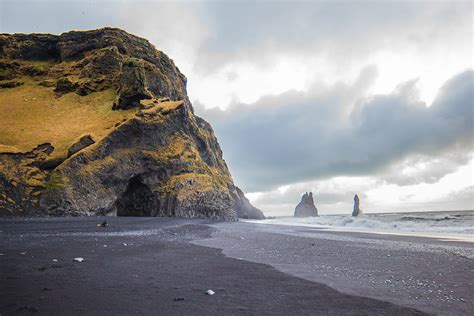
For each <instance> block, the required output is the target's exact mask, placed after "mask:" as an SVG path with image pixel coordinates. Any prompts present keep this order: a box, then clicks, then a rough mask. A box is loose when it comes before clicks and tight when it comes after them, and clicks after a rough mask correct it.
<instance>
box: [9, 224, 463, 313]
mask: <svg viewBox="0 0 474 316" xmlns="http://www.w3.org/2000/svg"><path fill="white" fill-rule="evenodd" d="M101 220H102V219H99V218H60V219H33V220H24V219H15V220H11V219H2V220H0V254H1V255H0V265H1V270H0V297H1V298H2V299H1V300H0V313H1V314H2V315H9V314H45V315H50V314H53V315H66V314H67V315H74V314H88V315H91V314H100V315H108V314H110V315H118V314H154V315H157V314H160V315H183V314H186V315H195V314H197V315H204V314H205V315H231V314H249V315H255V314H264V315H318V314H320V315H418V314H423V312H421V311H419V310H417V309H416V308H412V307H407V306H408V305H406V304H394V303H390V302H387V301H386V300H383V299H374V298H369V297H367V296H371V295H370V293H364V291H360V293H358V295H353V294H347V293H342V292H341V291H338V290H336V289H333V288H332V287H329V286H327V285H325V284H323V283H321V282H314V280H309V278H308V277H304V278H302V277H296V276H295V273H294V271H291V273H284V272H282V271H279V270H282V269H281V267H279V268H278V269H277V268H275V267H274V266H272V265H273V264H272V265H268V264H263V263H258V262H251V261H255V260H253V259H252V258H250V257H251V256H253V254H252V255H251V254H250V253H247V255H248V257H249V258H248V259H246V260H242V259H236V258H232V257H228V256H225V255H224V254H223V253H222V251H221V250H220V249H218V248H213V247H216V245H212V247H208V246H211V245H210V244H211V243H212V242H213V241H215V240H217V239H222V241H223V244H222V245H223V246H224V247H223V248H228V249H230V248H229V247H230V246H229V245H234V244H235V241H237V243H238V244H240V246H239V247H238V248H240V250H239V251H238V252H239V256H240V254H242V253H244V252H245V249H247V252H248V251H251V250H252V251H253V250H254V249H253V247H257V246H259V247H266V248H267V250H268V251H276V250H275V249H276V248H278V247H280V246H281V250H282V251H286V250H288V248H285V247H287V246H285V245H279V243H280V241H281V240H279V239H278V238H290V239H291V238H296V239H295V241H294V242H295V244H293V248H294V249H295V251H296V250H299V251H301V253H308V251H307V249H308V248H309V247H314V246H309V245H308V244H307V240H306V239H305V238H307V237H298V236H293V237H292V236H290V235H284V234H283V235H282V234H275V233H271V232H265V231H262V230H261V228H260V227H255V225H252V224H248V223H216V222H212V221H205V220H180V219H164V218H107V221H108V223H109V224H110V226H109V227H107V228H100V227H97V226H96V224H97V223H99V222H100V221H101ZM257 226H258V225H257ZM220 234H224V235H225V237H224V238H222V237H220ZM241 234H242V235H245V237H243V236H242V235H241ZM277 235H278V236H280V237H276V236H277ZM229 236H234V237H229ZM250 236H254V237H250ZM281 236H285V237H281ZM229 238H230V240H229ZM242 238H246V239H242ZM249 238H250V239H249ZM268 238H269V239H268ZM254 239H255V240H254ZM313 239H314V238H313ZM199 240H200V241H199ZM191 242H193V243H191ZM201 242H202V243H208V245H207V247H205V246H200V245H196V244H194V243H201ZM226 243H227V246H226V245H225V244H226ZM241 243H244V244H245V243H246V245H247V246H245V245H242V244H241ZM267 243H268V245H266V244H267ZM250 244H251V245H250ZM318 244H321V245H322V244H326V246H325V247H327V249H330V248H331V247H333V248H337V249H338V251H341V252H342V251H344V250H345V249H344V248H342V249H341V248H340V245H339V244H337V243H335V241H334V240H330V239H321V241H319V242H318ZM234 249H237V248H234ZM227 252H228V250H224V253H227ZM231 255H232V254H231ZM247 255H246V256H247ZM330 255H331V254H330V253H325V252H321V251H320V252H319V256H315V257H314V258H313V259H312V260H313V261H317V260H318V259H320V258H324V257H330ZM347 255H351V253H348V254H347ZM232 256H233V255H232ZM287 256H294V253H291V252H289V253H288V254H287ZM75 257H83V258H84V259H85V261H84V262H74V261H73V258H75ZM264 257H265V256H264V255H262V256H261V258H264ZM349 258H353V257H349ZM247 260H249V261H247ZM320 260H322V259H320ZM352 260H359V259H358V257H354V259H352ZM465 260H467V259H465ZM262 261H263V260H262ZM323 261H324V260H322V261H321V262H323ZM344 261H345V262H347V261H348V259H346V260H344ZM371 261H377V258H371ZM469 262H471V261H469ZM308 268H309V266H308ZM308 268H302V270H305V269H308ZM455 268H456V267H455ZM298 269H301V268H298ZM456 269H457V268H456ZM471 281H472V280H471ZM327 283H329V282H327ZM208 289H211V290H213V291H215V295H213V296H209V295H207V294H205V291H206V290H208ZM404 305H406V306H404ZM415 307H416V306H415ZM421 307H422V306H421V305H420V308H421ZM457 312H459V313H461V312H462V310H458V311H457Z"/></svg>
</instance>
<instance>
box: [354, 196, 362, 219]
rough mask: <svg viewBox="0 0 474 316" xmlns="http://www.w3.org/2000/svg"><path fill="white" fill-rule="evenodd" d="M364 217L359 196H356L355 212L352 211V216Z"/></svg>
mask: <svg viewBox="0 0 474 316" xmlns="http://www.w3.org/2000/svg"><path fill="white" fill-rule="evenodd" d="M359 215H362V210H361V209H360V208H359V196H358V195H357V194H356V195H354V210H353V211H352V216H359Z"/></svg>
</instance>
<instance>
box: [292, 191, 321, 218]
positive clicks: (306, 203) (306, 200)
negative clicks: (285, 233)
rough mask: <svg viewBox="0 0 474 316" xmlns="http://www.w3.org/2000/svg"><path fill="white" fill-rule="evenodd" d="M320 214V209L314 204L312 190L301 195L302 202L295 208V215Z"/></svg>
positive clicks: (308, 215)
mask: <svg viewBox="0 0 474 316" xmlns="http://www.w3.org/2000/svg"><path fill="white" fill-rule="evenodd" d="M310 216H318V209H317V208H316V206H314V199H313V193H312V192H309V193H308V192H306V193H305V194H303V196H302V197H301V202H300V203H299V204H298V205H297V206H296V208H295V217H310Z"/></svg>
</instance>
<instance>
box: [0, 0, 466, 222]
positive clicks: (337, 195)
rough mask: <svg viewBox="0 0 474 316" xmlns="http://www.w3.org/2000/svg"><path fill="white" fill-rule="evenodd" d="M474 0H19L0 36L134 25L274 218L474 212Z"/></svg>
mask: <svg viewBox="0 0 474 316" xmlns="http://www.w3.org/2000/svg"><path fill="white" fill-rule="evenodd" d="M473 16H474V13H473V4H472V2H471V1H464V2H462V1H436V2H431V1H377V2H374V1H356V0H353V1H331V2H323V1H302V2H295V1H291V2H290V1H278V2H276V1H257V2H255V1H235V2H231V1H212V2H201V1H174V2H163V1H151V0H149V1H133V2H132V1H97V0H95V1H80V2H79V1H77V2H75V1H42V0H37V1H19V0H15V1H9V0H0V32H8V33H12V32H24V33H30V32H48V33H61V32H65V31H68V30H72V29H74V30H84V29H94V28H99V27H103V26H114V27H120V28H123V29H125V30H127V31H129V32H131V33H133V34H136V35H139V36H142V37H145V38H147V39H148V40H150V41H151V42H152V43H153V44H154V45H155V46H156V47H157V48H158V49H160V50H163V51H164V52H166V53H167V54H168V55H169V56H171V58H173V59H174V60H175V62H176V64H177V65H178V67H179V68H180V69H181V71H182V72H183V73H184V74H185V75H186V76H187V78H188V93H189V96H190V98H191V100H192V102H193V104H194V107H195V110H196V113H197V114H198V115H200V116H202V117H204V118H205V119H207V120H208V121H210V122H211V124H212V125H213V127H214V129H215V132H216V134H217V137H218V139H219V141H220V144H221V146H222V148H223V151H224V158H225V159H226V161H227V163H228V165H229V167H230V169H231V172H232V174H233V176H234V180H235V182H236V183H237V185H239V186H240V187H241V188H242V189H243V190H244V191H245V192H247V193H248V197H249V198H250V199H251V201H252V202H253V203H254V204H255V205H256V206H258V207H260V208H262V209H263V210H264V211H265V213H266V214H267V215H291V214H292V213H293V210H294V206H295V205H296V204H297V203H298V202H299V199H300V195H301V194H302V193H303V192H305V191H313V193H314V194H315V196H316V202H317V206H318V208H319V210H320V213H321V214H331V213H343V212H344V213H348V212H351V207H352V197H353V195H354V194H355V193H358V194H359V196H360V197H361V207H362V209H364V210H365V211H366V212H382V211H412V210H416V211H424V210H446V209H474V146H473V145H474V144H473V141H474V128H473V116H474V114H473V109H474V105H473V103H474V101H473V91H474V72H473V40H474V39H473V19H474V18H473Z"/></svg>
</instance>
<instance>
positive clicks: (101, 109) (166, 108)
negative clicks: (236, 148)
mask: <svg viewBox="0 0 474 316" xmlns="http://www.w3.org/2000/svg"><path fill="white" fill-rule="evenodd" d="M0 114H1V117H0V130H2V133H1V134H0V214H2V215H23V214H24V215H67V214H70V215H86V214H87V215H91V214H116V215H136V216H139V215H147V216H182V217H214V218H226V219H233V218H235V217H236V216H239V215H241V216H244V217H262V216H263V214H261V213H258V212H256V211H254V210H251V211H250V213H251V214H250V213H249V210H248V208H249V207H248V206H247V204H246V203H243V200H242V197H241V196H243V195H242V194H240V192H239V191H238V190H237V188H236V187H235V185H234V183H233V181H232V177H231V175H230V172H229V170H228V168H227V166H226V164H225V161H224V160H223V158H222V152H221V149H220V146H219V144H218V142H217V140H216V138H215V136H214V133H213V131H212V128H211V126H210V125H209V124H208V123H207V122H206V121H204V120H203V119H201V118H199V117H197V116H195V115H194V113H193V109H192V106H191V103H190V102H189V99H188V96H187V94H186V78H185V76H184V75H183V74H181V73H180V71H179V69H178V68H177V67H176V66H175V65H174V62H173V61H172V60H171V59H170V58H169V57H168V56H166V55H165V54H164V53H163V52H161V51H159V50H157V49H156V48H155V47H154V46H153V45H151V44H150V43H149V42H148V41H147V40H145V39H142V38H139V37H137V36H134V35H131V34H128V33H127V32H125V31H122V30H119V29H114V28H104V29H100V30H93V31H85V32H75V31H73V32H67V33H64V34H61V35H50V34H13V35H12V34H0ZM247 202H248V201H247ZM244 208H245V209H244ZM254 213H255V214H257V215H252V214H254ZM249 214H250V215H249Z"/></svg>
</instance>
